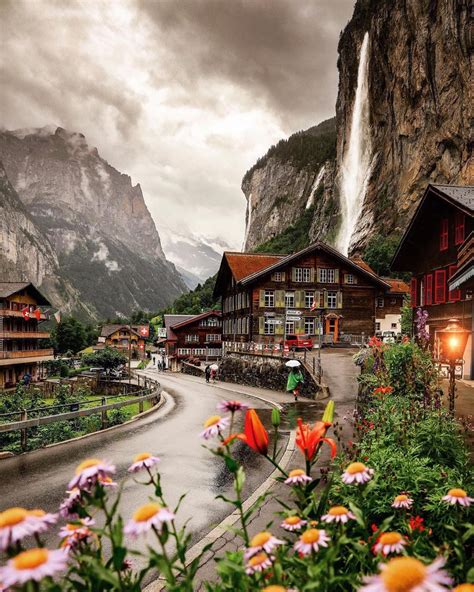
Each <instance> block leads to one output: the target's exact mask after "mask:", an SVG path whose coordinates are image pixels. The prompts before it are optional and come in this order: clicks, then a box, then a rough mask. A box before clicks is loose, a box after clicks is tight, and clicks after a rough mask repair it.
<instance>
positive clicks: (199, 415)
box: [0, 372, 272, 546]
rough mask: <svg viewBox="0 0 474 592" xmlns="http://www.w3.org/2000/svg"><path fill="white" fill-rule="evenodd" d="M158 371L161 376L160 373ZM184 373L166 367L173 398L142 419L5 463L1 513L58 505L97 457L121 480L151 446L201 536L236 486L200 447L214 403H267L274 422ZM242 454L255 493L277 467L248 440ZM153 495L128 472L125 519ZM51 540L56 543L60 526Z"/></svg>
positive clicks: (170, 490)
mask: <svg viewBox="0 0 474 592" xmlns="http://www.w3.org/2000/svg"><path fill="white" fill-rule="evenodd" d="M153 376H154V377H156V372H153ZM183 378H184V377H183ZM183 378H181V377H180V376H179V375H171V374H168V373H165V374H161V375H160V376H159V379H160V380H161V382H162V385H163V387H164V388H165V389H166V390H167V391H168V392H169V393H170V394H171V397H169V398H168V400H167V402H166V403H165V405H164V406H163V407H161V409H159V410H158V411H157V412H155V413H153V414H152V415H150V416H149V417H147V418H145V419H143V420H141V421H140V422H137V423H132V424H130V425H129V426H125V427H123V428H119V429H116V430H112V431H110V432H105V433H103V434H100V435H97V436H93V437H91V438H87V439H85V440H80V441H77V442H71V443H68V444H64V445H61V446H58V447H53V448H49V449H42V450H38V451H35V452H31V453H29V454H26V455H22V456H18V457H14V458H9V459H5V460H2V461H0V511H1V510H3V509H5V508H7V507H10V506H22V507H26V508H30V509H33V508H42V509H44V510H46V511H52V512H54V511H57V508H58V506H59V503H60V502H61V501H62V499H63V498H64V491H65V489H66V486H67V483H68V481H69V479H70V478H71V476H72V475H73V473H74V469H75V467H76V465H77V464H79V463H80V462H81V460H83V459H84V458H88V457H98V458H103V459H105V460H108V461H111V462H113V463H114V464H115V465H116V467H117V480H118V481H121V480H122V479H123V478H125V477H126V476H127V475H128V474H127V467H128V466H129V465H130V463H131V460H132V457H133V456H134V455H135V454H137V453H139V452H143V451H147V452H151V453H154V454H156V455H158V456H159V457H160V458H161V463H160V465H159V469H160V472H161V474H162V485H163V490H164V494H165V497H166V499H167V502H168V504H169V505H170V506H173V505H174V504H175V503H177V501H178V499H179V497H180V495H181V494H183V493H187V496H186V498H185V500H184V502H183V503H182V507H181V509H180V513H179V517H180V520H179V521H180V522H181V523H182V522H183V521H184V520H186V519H189V520H190V523H189V527H190V529H191V531H192V532H193V538H195V539H197V538H199V537H200V536H201V535H202V534H204V532H205V531H206V532H207V531H208V530H210V529H211V528H212V527H213V526H214V525H216V524H217V523H219V522H220V521H221V520H222V519H223V518H224V517H225V516H226V515H227V514H228V513H229V512H230V508H229V506H228V505H226V504H224V502H221V501H216V500H215V496H216V495H218V494H221V493H226V492H229V491H230V489H231V481H230V479H229V475H228V473H227V472H226V470H225V468H224V467H223V463H222V462H221V461H220V459H217V458H216V457H214V456H213V455H212V454H211V453H209V452H208V451H207V450H205V449H204V448H203V447H202V443H203V440H201V439H200V438H199V433H200V431H201V430H202V423H203V421H204V420H205V419H206V418H207V417H208V416H210V415H214V414H215V413H216V404H217V403H218V402H219V400H222V399H229V398H238V399H239V400H241V401H244V402H246V403H248V404H249V405H251V406H252V407H254V408H256V409H261V410H262V416H263V417H264V420H265V423H267V422H268V421H269V416H270V410H269V409H270V408H269V406H268V405H266V404H265V403H263V402H259V401H256V400H255V399H252V398H250V397H248V398H247V397H245V396H243V395H240V394H239V395H236V396H234V397H233V396H232V393H229V391H226V390H221V389H219V388H218V387H209V386H208V385H206V384H205V383H204V382H202V383H199V382H196V381H193V382H192V383H191V384H190V383H189V382H186V380H184V379H183ZM264 410H266V411H264ZM239 453H240V456H241V460H242V461H243V463H244V465H245V467H246V469H247V484H246V488H247V490H248V491H252V490H254V489H255V488H256V487H257V486H258V485H259V484H260V483H261V482H262V481H263V480H264V479H265V478H266V477H267V476H268V475H269V474H270V473H271V472H272V468H271V466H270V464H269V463H268V462H266V461H265V460H264V459H262V458H261V457H259V456H257V455H256V454H254V453H253V452H252V451H251V450H249V449H248V447H246V446H245V445H244V444H240V447H239ZM151 494H152V491H151V490H150V489H147V488H145V487H143V486H141V485H138V484H137V483H136V482H134V480H133V479H132V478H128V479H127V481H126V484H125V487H124V490H123V496H122V500H121V504H120V510H121V513H122V515H123V516H124V518H125V519H127V518H128V517H129V516H130V515H131V514H132V513H133V511H134V509H135V508H136V507H137V506H139V505H140V504H143V503H145V502H146V501H147V500H148V496H149V495H151ZM46 542H47V543H48V544H51V545H53V546H56V545H57V542H58V541H57V538H56V536H55V532H54V531H52V532H51V533H50V534H49V540H47V541H46Z"/></svg>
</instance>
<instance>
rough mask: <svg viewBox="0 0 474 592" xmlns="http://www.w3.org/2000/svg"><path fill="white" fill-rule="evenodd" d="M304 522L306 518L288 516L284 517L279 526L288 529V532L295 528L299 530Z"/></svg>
mask: <svg viewBox="0 0 474 592" xmlns="http://www.w3.org/2000/svg"><path fill="white" fill-rule="evenodd" d="M306 524H307V520H303V519H302V518H300V517H299V516H288V518H285V519H284V520H283V522H282V523H281V524H280V527H281V528H284V529H285V530H288V531H289V532H295V531H297V530H301V529H302V528H303V526H305V525H306Z"/></svg>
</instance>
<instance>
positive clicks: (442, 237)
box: [439, 218, 449, 251]
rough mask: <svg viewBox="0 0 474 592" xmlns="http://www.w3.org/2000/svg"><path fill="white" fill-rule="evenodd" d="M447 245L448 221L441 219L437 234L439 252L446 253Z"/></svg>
mask: <svg viewBox="0 0 474 592" xmlns="http://www.w3.org/2000/svg"><path fill="white" fill-rule="evenodd" d="M448 245H449V220H448V218H443V219H442V220H441V227H440V233H439V250H440V251H446V249H447V248H448Z"/></svg>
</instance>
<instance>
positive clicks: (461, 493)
mask: <svg viewBox="0 0 474 592" xmlns="http://www.w3.org/2000/svg"><path fill="white" fill-rule="evenodd" d="M448 495H451V496H452V497H467V493H466V492H465V491H464V489H450V490H449V491H448Z"/></svg>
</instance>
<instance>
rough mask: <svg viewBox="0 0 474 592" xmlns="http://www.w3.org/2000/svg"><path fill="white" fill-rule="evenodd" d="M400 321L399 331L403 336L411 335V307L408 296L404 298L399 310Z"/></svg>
mask: <svg viewBox="0 0 474 592" xmlns="http://www.w3.org/2000/svg"><path fill="white" fill-rule="evenodd" d="M401 313H402V319H401V329H402V334H403V335H411V334H412V332H413V308H412V307H411V300H410V296H409V295H407V296H405V298H404V300H403V306H402V308H401Z"/></svg>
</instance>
